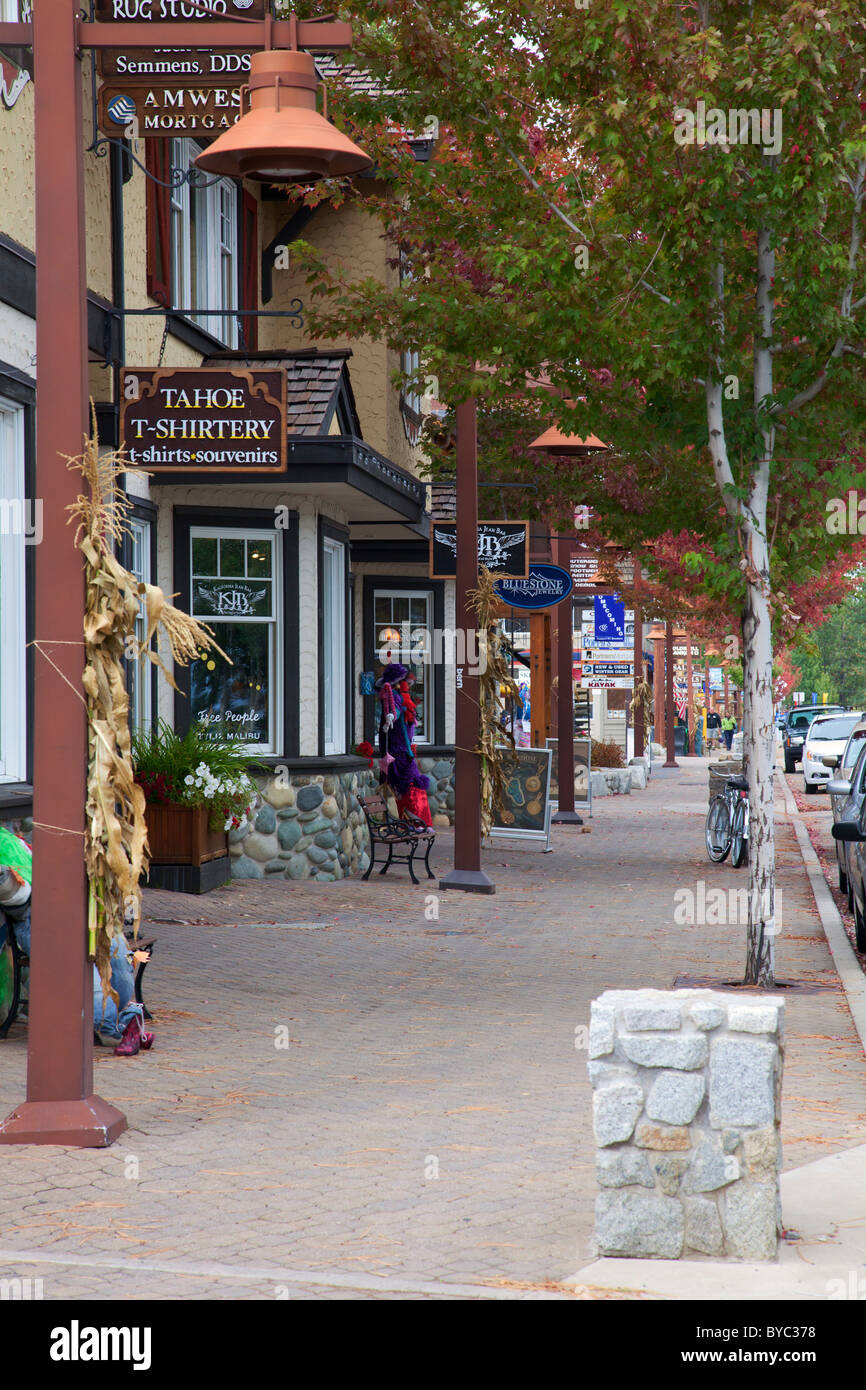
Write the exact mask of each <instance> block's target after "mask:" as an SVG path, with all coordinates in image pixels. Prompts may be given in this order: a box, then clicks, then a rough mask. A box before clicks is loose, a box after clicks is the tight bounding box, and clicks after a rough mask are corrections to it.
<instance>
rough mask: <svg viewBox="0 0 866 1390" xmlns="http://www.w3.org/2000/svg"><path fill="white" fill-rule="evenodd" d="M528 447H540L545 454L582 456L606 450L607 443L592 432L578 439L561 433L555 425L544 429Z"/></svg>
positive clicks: (573, 435)
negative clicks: (584, 437)
mask: <svg viewBox="0 0 866 1390" xmlns="http://www.w3.org/2000/svg"><path fill="white" fill-rule="evenodd" d="M529 447H530V449H540V450H542V451H543V452H544V453H547V454H567V455H570V456H571V457H573V458H583V457H585V456H586V455H587V454H597V453H599V452H600V451H601V450H606V449H607V447H608V446H607V445H606V444H603V443H602V441H601V440H600V439H597V438H596V436H595V435H594V434H590V435H588V436H587V438H586V439H580V438H579V436H578V435H576V434H563V433H562V431H561V430H559V429H557V428H556V426H555V425H554V426H552V427H551V428H550V429H549V430H545V431H544V434H540V435H539V436H538V438H537V439H533V441H532V443H531V444H530V446H529Z"/></svg>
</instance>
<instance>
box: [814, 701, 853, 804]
mask: <svg viewBox="0 0 866 1390" xmlns="http://www.w3.org/2000/svg"><path fill="white" fill-rule="evenodd" d="M861 718H862V715H861V714H860V711H859V710H852V711H851V712H849V713H848V714H820V715H818V716H817V718H815V719H813V720H812V723H811V724H810V725H809V731H808V733H807V734H806V742H805V743H804V744H803V757H802V763H803V786H804V789H805V791H807V792H809V793H814V792H816V791H819V790H820V789H821V787H826V785H827V783H828V782H829V781H830V779H831V777H832V776H833V774H834V772H835V770H836V768H837V767H838V766H839V764H840V763H841V761H842V754H843V753H844V752H845V748H846V746H847V743H848V740H849V738H850V737H851V735H852V733H853V732H854V729H855V728H856V726H857V724H859V723H860V720H861Z"/></svg>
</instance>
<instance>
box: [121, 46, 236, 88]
mask: <svg viewBox="0 0 866 1390" xmlns="http://www.w3.org/2000/svg"><path fill="white" fill-rule="evenodd" d="M97 59H98V62H99V73H100V76H101V77H103V78H108V79H110V80H111V81H113V82H114V83H117V82H125V83H127V84H133V85H135V86H136V87H140V86H147V85H148V84H152V83H156V82H194V83H196V84H197V85H198V84H202V85H205V86H208V87H211V86H213V87H218V86H220V85H221V84H222V85H225V83H227V82H245V81H246V79H247V75H248V73H249V70H250V55H249V53H248V52H244V51H242V50H240V49H213V48H134V49H127V48H101V49H100V50H99V52H98V55H97Z"/></svg>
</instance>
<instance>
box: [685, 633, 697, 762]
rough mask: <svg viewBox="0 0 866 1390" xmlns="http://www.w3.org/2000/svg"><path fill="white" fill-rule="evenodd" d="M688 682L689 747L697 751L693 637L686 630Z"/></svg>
mask: <svg viewBox="0 0 866 1390" xmlns="http://www.w3.org/2000/svg"><path fill="white" fill-rule="evenodd" d="M686 682H687V684H688V700H687V702H686V726H687V734H688V740H689V743H688V747H689V751H690V752H691V753H694V751H695V712H694V703H693V702H694V698H695V691H694V686H693V684H692V639H691V634H690V633H689V632H686Z"/></svg>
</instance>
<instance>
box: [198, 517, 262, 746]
mask: <svg viewBox="0 0 866 1390" xmlns="http://www.w3.org/2000/svg"><path fill="white" fill-rule="evenodd" d="M190 547H191V555H190V568H191V576H190V578H191V583H190V593H191V595H192V600H191V612H192V614H193V617H196V618H201V619H202V620H203V621H204V622H206V623H208V624H209V625H210V626H211V627H212V628H213V631H214V636H215V638H216V640H217V642H218V643H219V645H220V646H221V647H222V649H223V651H224V652H225V653H226V655H227V656H228V657H229V659H230V662H231V664H229V663H228V662H226V661H225V660H224V659H223V657H221V656H220V655H219V653H217V652H209V653H206V654H205V655H203V656H202V657H201V658H200V659H199V660H198V661H194V662H193V663H192V667H191V672H190V713H191V716H192V718H193V719H194V720H197V721H198V722H199V723H200V724H204V725H206V726H207V728H208V730H209V731H210V733H211V734H212V736H213V737H214V738H226V737H229V738H233V739H237V740H238V741H240V742H243V743H246V744H248V745H249V746H250V748H251V749H254V750H255V751H257V752H276V751H277V749H276V739H277V711H278V710H279V708H280V699H279V676H280V645H281V633H280V624H279V622H278V617H279V614H278V607H279V594H280V582H279V581H280V576H279V573H278V570H279V555H280V552H279V549H278V545H277V535H276V532H271V531H252V532H249V531H237V530H232V529H228V528H226V529H219V530H214V529H211V528H209V527H208V528H200V527H193V528H192V529H191V531H190Z"/></svg>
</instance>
